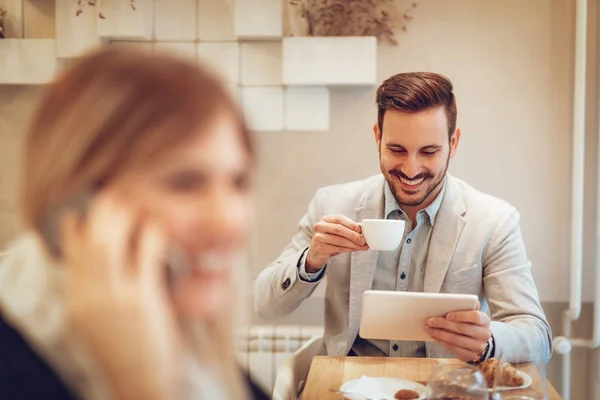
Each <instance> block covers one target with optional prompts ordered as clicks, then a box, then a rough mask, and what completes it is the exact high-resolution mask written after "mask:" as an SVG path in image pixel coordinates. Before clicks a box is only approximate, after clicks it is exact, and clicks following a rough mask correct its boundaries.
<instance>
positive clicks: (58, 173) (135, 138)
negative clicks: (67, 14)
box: [22, 47, 253, 398]
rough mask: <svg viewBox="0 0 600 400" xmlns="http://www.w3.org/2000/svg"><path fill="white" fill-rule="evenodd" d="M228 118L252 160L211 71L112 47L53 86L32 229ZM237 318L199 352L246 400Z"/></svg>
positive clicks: (40, 128) (29, 145)
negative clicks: (74, 199) (236, 337)
mask: <svg viewBox="0 0 600 400" xmlns="http://www.w3.org/2000/svg"><path fill="white" fill-rule="evenodd" d="M220 113H229V114H230V115H231V117H232V118H234V119H235V121H236V123H237V124H238V126H239V133H240V135H241V137H242V140H243V143H244V145H245V146H246V149H247V150H248V152H249V154H250V156H252V155H253V154H252V153H253V152H252V146H251V141H250V136H249V133H248V130H247V129H246V127H245V124H244V122H243V118H242V116H241V113H240V111H239V109H238V107H237V105H236V103H235V101H234V100H233V98H232V97H231V96H230V95H229V93H228V91H227V89H226V88H225V87H224V86H223V85H222V84H221V83H220V82H219V80H218V79H217V78H216V77H215V76H214V75H213V74H212V73H210V72H208V70H207V69H206V68H204V67H202V66H200V67H198V66H197V65H195V64H192V63H188V62H186V61H184V60H182V59H179V58H174V57H169V56H166V55H161V56H154V55H152V54H147V53H145V52H137V51H133V50H131V49H127V50H123V49H121V48H119V49H114V48H110V47H108V48H107V49H105V50H102V51H100V52H97V53H94V54H91V55H89V56H87V57H84V58H82V59H80V60H78V61H76V62H75V63H74V64H73V65H71V66H70V68H68V70H66V71H65V72H64V73H63V74H62V75H61V76H60V77H59V78H58V79H57V80H56V81H55V82H54V83H53V84H52V85H51V86H50V87H49V89H48V91H47V93H46V94H45V96H44V98H43V99H42V101H41V103H40V105H39V109H38V111H37V114H36V115H35V117H34V119H33V122H32V124H31V128H30V130H29V132H28V135H27V138H26V142H25V150H24V160H23V161H24V171H23V172H24V176H23V189H22V207H23V214H24V218H25V221H26V223H27V224H28V225H29V227H30V228H33V229H34V230H36V231H37V232H40V233H43V232H44V230H45V227H44V223H45V221H46V216H47V214H48V213H51V211H52V210H53V209H54V207H56V206H59V205H60V204H61V203H62V202H63V201H65V200H68V199H69V198H71V196H77V195H78V194H79V193H80V192H84V191H88V190H89V189H90V188H93V187H95V186H97V185H102V184H107V183H109V182H110V180H111V179H112V178H113V177H115V176H116V175H118V174H119V173H120V172H121V171H123V170H125V169H128V168H130V167H132V166H139V165H145V164H144V163H148V162H150V161H151V160H153V159H155V158H156V157H159V156H160V155H161V154H164V153H165V152H167V151H169V150H170V149H171V148H174V147H176V146H180V145H182V144H184V143H185V141H186V140H187V139H188V138H191V137H192V136H193V135H196V134H197V133H198V132H200V131H201V130H202V128H203V127H206V126H208V125H209V124H210V123H212V122H213V121H214V120H215V118H217V117H218V116H219V114H220ZM234 278H235V276H234ZM234 278H232V279H234ZM233 283H234V282H232V284H233ZM232 297H233V295H232ZM234 309H235V307H234V306H233V305H232V307H231V309H230V310H223V312H222V314H221V315H220V317H219V318H218V320H215V321H211V322H210V323H209V324H208V326H207V327H205V329H204V331H198V332H196V334H197V335H198V336H199V338H200V339H202V340H198V341H197V343H195V350H196V351H197V352H198V353H199V357H200V358H202V359H203V360H204V361H210V362H211V367H212V368H214V369H215V370H216V371H217V372H218V373H219V375H220V376H221V377H222V379H223V381H224V383H225V385H226V388H227V390H228V392H229V393H230V394H231V395H232V397H231V398H245V397H246V395H247V392H246V389H245V388H244V385H243V383H242V381H241V375H240V374H239V371H238V370H237V369H236V365H235V355H234V348H233V346H232V343H233V341H234V338H233V337H232V336H233V335H234V332H235V330H234V326H233V325H232V313H233V312H234Z"/></svg>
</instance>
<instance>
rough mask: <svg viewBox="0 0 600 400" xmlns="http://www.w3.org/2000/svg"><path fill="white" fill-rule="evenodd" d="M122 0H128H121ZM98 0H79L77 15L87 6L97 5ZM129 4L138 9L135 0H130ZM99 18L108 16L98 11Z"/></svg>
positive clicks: (133, 8) (134, 9)
mask: <svg viewBox="0 0 600 400" xmlns="http://www.w3.org/2000/svg"><path fill="white" fill-rule="evenodd" d="M120 1H126V0H120ZM96 3H97V0H77V11H75V15H76V16H79V15H81V14H82V13H83V9H84V8H85V7H86V6H96ZM129 6H130V7H131V9H132V10H133V11H136V10H137V8H136V7H135V0H129ZM98 18H100V19H106V17H105V16H104V15H103V14H102V12H98Z"/></svg>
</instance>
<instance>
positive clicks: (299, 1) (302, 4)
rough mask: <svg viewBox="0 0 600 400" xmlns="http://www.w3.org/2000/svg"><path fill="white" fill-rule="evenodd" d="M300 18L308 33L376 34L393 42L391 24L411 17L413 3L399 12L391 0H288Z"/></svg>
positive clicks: (327, 34) (394, 24) (405, 23)
mask: <svg viewBox="0 0 600 400" xmlns="http://www.w3.org/2000/svg"><path fill="white" fill-rule="evenodd" d="M288 1H289V4H290V5H291V6H292V7H293V8H294V9H295V10H296V12H297V13H298V15H299V16H300V18H302V19H303V20H304V22H305V23H306V27H307V34H308V35H309V36H376V37H378V38H379V39H380V40H383V41H387V42H389V43H392V44H397V41H396V35H395V32H394V30H395V27H396V23H398V22H400V21H401V22H402V25H401V28H402V30H403V31H406V30H407V24H408V23H409V22H410V21H411V20H412V19H413V17H412V15H411V11H412V10H413V9H414V8H415V7H417V3H413V4H412V5H411V7H409V9H407V10H405V11H404V12H403V13H402V14H401V15H397V14H398V13H397V12H395V11H396V10H395V4H394V0H288Z"/></svg>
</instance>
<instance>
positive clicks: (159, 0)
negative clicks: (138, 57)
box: [154, 0, 197, 41]
mask: <svg viewBox="0 0 600 400" xmlns="http://www.w3.org/2000/svg"><path fill="white" fill-rule="evenodd" d="M154 7H155V8H154V37H155V39H156V40H160V41H162V40H165V41H188V40H196V12H197V11H196V0H155V3H154Z"/></svg>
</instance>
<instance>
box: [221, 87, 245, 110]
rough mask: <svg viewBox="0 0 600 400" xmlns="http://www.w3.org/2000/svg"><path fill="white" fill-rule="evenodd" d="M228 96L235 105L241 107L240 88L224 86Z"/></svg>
mask: <svg viewBox="0 0 600 400" xmlns="http://www.w3.org/2000/svg"><path fill="white" fill-rule="evenodd" d="M225 87H226V88H227V90H228V91H229V94H231V96H232V97H233V100H235V101H236V102H237V104H238V105H239V106H240V107H241V106H242V87H241V86H239V85H225Z"/></svg>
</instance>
